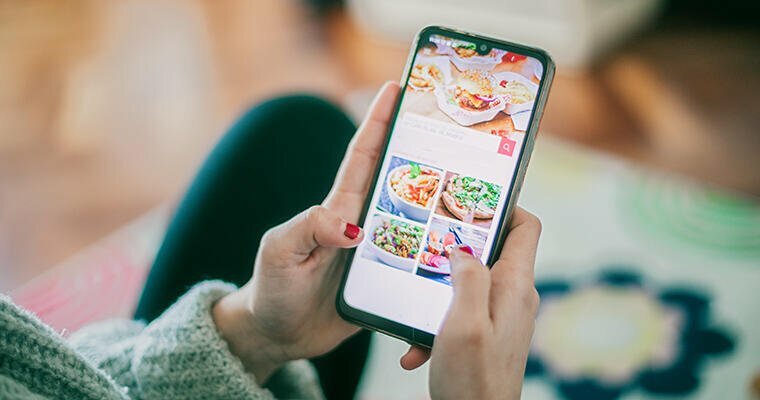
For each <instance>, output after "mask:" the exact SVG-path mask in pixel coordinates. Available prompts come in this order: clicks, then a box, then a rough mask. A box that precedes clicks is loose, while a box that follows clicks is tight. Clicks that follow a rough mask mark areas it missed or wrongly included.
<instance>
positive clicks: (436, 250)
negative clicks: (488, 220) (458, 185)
mask: <svg viewBox="0 0 760 400" xmlns="http://www.w3.org/2000/svg"><path fill="white" fill-rule="evenodd" d="M486 236H487V231H485V230H482V229H478V228H474V227H469V226H465V225H463V224H460V223H457V222H453V221H449V220H446V219H443V218H437V217H433V219H432V220H431V221H430V229H429V230H428V234H427V237H426V238H425V242H424V244H423V248H422V251H421V252H420V255H419V264H418V266H417V275H418V276H422V277H424V278H428V279H431V280H434V281H436V282H440V283H443V284H446V285H451V264H450V263H449V255H450V254H451V252H452V251H453V250H454V249H455V248H456V247H457V246H461V245H467V246H470V247H471V248H472V249H473V252H474V255H475V257H477V258H480V257H481V256H482V255H483V250H484V248H485V245H486Z"/></svg>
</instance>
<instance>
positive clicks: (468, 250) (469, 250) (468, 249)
mask: <svg viewBox="0 0 760 400" xmlns="http://www.w3.org/2000/svg"><path fill="white" fill-rule="evenodd" d="M457 248H458V249H459V251H463V252H465V253H467V254H469V255H471V256H473V257H475V250H473V249H472V247H470V245H467V244H463V245H460V246H459V247H457Z"/></svg>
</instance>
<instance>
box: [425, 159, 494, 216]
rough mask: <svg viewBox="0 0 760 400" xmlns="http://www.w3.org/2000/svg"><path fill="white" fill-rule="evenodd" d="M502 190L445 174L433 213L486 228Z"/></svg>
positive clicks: (488, 184)
mask: <svg viewBox="0 0 760 400" xmlns="http://www.w3.org/2000/svg"><path fill="white" fill-rule="evenodd" d="M501 189H502V187H501V186H500V185H497V184H494V183H490V182H486V181H483V180H481V179H478V178H474V177H471V176H464V175H460V174H457V173H453V172H447V173H446V176H445V178H444V186H443V190H442V191H441V194H440V199H439V200H438V202H437V203H436V207H435V214H437V215H441V216H444V217H447V218H452V219H458V220H460V221H462V222H465V223H467V224H472V225H475V226H478V227H481V228H484V229H488V228H490V227H491V223H492V222H493V218H494V216H495V215H496V207H497V206H498V204H499V199H500V196H501Z"/></svg>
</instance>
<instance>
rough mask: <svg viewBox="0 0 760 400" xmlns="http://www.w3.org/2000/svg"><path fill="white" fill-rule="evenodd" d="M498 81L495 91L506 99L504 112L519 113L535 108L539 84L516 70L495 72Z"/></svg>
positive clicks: (495, 78) (494, 78) (494, 77)
mask: <svg viewBox="0 0 760 400" xmlns="http://www.w3.org/2000/svg"><path fill="white" fill-rule="evenodd" d="M493 80H494V81H495V82H496V88H495V92H496V94H497V95H498V96H500V97H502V98H503V99H504V103H505V104H506V105H505V107H504V112H505V113H507V114H510V115H511V114H517V113H519V112H523V111H528V110H531V109H533V103H535V101H536V93H538V85H537V84H535V83H533V82H532V81H531V80H530V79H528V78H526V77H524V76H522V75H520V74H518V73H515V72H506V71H505V72H497V73H495V74H493Z"/></svg>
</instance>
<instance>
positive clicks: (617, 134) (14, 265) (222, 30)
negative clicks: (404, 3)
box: [0, 0, 760, 291]
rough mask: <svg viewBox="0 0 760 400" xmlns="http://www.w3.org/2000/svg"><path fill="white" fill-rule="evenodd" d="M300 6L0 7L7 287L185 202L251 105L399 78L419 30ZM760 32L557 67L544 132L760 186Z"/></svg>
mask: <svg viewBox="0 0 760 400" xmlns="http://www.w3.org/2000/svg"><path fill="white" fill-rule="evenodd" d="M300 4H301V3H299V2H294V1H279V0H259V1H246V0H213V1H212V0H208V1H201V0H195V1H183V0H164V1H158V2H145V1H141V0H123V1H118V2H115V1H114V2H102V1H96V0H71V1H67V2H58V1H50V0H30V1H24V2H2V3H0V58H2V59H0V291H2V290H6V289H8V288H11V287H14V286H16V285H18V284H19V283H21V282H25V281H27V280H29V279H30V278H31V277H33V276H35V275H37V274H39V273H40V272H42V271H44V270H45V269H47V268H49V267H50V266H52V265H54V264H55V263H57V262H60V261H61V260H63V259H64V258H66V257H67V256H69V255H71V254H73V253H74V252H76V251H77V250H78V249H80V248H82V247H84V246H86V245H87V244H89V243H92V242H93V241H95V240H96V239H98V238H100V237H102V236H103V235H105V234H107V233H108V232H111V231H113V230H114V229H116V228H118V227H119V226H121V225H123V224H125V223H126V222H128V221H130V220H131V219H133V218H135V217H136V216H138V215H140V214H141V213H144V212H145V211H147V210H148V209H150V208H151V207H154V206H155V205H157V204H159V203H161V202H164V201H166V200H169V199H173V198H176V197H177V196H178V195H179V194H180V193H181V191H182V189H183V187H184V186H185V185H186V184H187V182H188V180H189V179H190V178H191V176H192V175H193V173H194V171H195V169H196V168H197V166H198V165H199V163H200V162H201V161H202V159H203V156H204V154H205V153H206V152H207V151H208V150H209V148H210V147H211V146H212V145H213V143H214V142H215V141H216V140H217V139H218V137H219V135H220V134H221V133H222V132H223V131H224V128H225V126H227V125H229V124H230V123H231V122H232V121H233V120H234V118H235V116H236V115H238V114H239V113H241V112H242V111H243V110H244V109H246V108H247V107H248V106H250V105H251V104H254V103H255V102H257V101H260V100H262V99H264V98H266V97H269V96H273V95H276V94H279V93H283V92H289V91H311V92H315V93H319V94H321V95H323V96H327V97H329V98H331V99H333V100H335V101H338V102H342V101H345V99H346V96H347V95H349V93H352V92H354V91H355V90H358V89H373V88H376V87H378V86H379V85H380V84H381V83H382V82H383V81H385V80H392V79H397V78H398V76H399V75H400V72H401V69H402V66H403V64H404V62H405V59H406V53H407V44H406V43H388V42H385V41H382V40H379V39H377V38H374V37H371V36H369V35H368V34H366V33H364V32H362V31H361V29H359V27H357V26H355V25H354V24H353V23H352V21H351V20H350V18H349V17H348V16H346V15H345V14H343V13H340V12H336V13H332V14H329V15H327V16H323V17H321V18H315V16H314V15H313V14H312V12H311V11H310V10H308V9H307V8H304V7H301V6H300ZM700 35H701V36H700ZM685 37H688V38H690V39H689V40H690V41H688V45H687V46H686V47H685V48H684V47H683V46H676V47H680V48H681V50H680V53H679V54H681V53H683V54H682V55H683V57H673V50H672V49H673V46H672V45H673V44H674V43H682V41H683V40H684V38H685ZM757 39H758V37H757V33H756V32H734V31H729V32H723V33H721V32H718V33H716V32H707V33H703V34H696V35H695V34H694V32H692V31H688V30H687V31H686V33H684V31H683V30H679V29H672V30H668V29H661V30H659V31H657V32H655V33H652V34H650V35H649V36H645V37H644V38H643V39H640V40H638V41H636V42H635V43H632V44H631V45H628V46H625V47H624V48H623V49H621V50H620V51H618V52H617V53H615V54H611V55H609V56H608V57H607V58H605V59H604V60H602V61H600V62H599V64H598V65H597V66H595V67H592V68H590V69H589V70H587V71H563V70H562V69H560V74H559V76H558V78H557V80H556V84H555V87H554V89H553V92H552V98H551V101H550V104H549V106H548V108H547V114H546V117H545V119H544V123H543V124H542V131H543V132H546V133H550V134H552V135H557V136H561V137H564V138H567V139H569V140H571V141H574V142H577V143H581V144H584V145H589V146H592V147H595V148H598V149H601V150H604V151H609V152H612V153H614V154H618V155H620V156H623V157H628V158H631V159H634V160H637V161H638V162H641V163H644V164H647V165H651V166H654V167H657V168H665V169H669V170H673V171H678V172H681V173H685V174H688V175H691V176H694V177H696V178H698V179H703V180H707V181H710V182H714V183H716V184H720V185H723V186H725V187H728V188H732V189H735V190H737V191H741V192H744V193H747V194H750V195H754V196H758V195H760V172H758V170H760V168H758V167H757V166H758V156H757V154H758V151H759V150H760V139H759V138H760V136H758V135H757V134H756V131H757V128H758V126H760V124H759V123H758V120H757V118H758V115H760V114H759V113H757V112H756V111H757V105H758V104H760V103H759V102H758V99H759V97H758V93H760V92H759V91H758V90H757V89H758V88H759V87H760V85H759V84H758V83H759V82H758V81H759V78H758V77H759V76H760V75H759V74H758V72H757V69H756V66H757V65H758V63H757V62H758V60H760V55H759V54H758V50H757V49H755V48H754V46H753V45H752V43H757V42H758V41H757ZM726 45H730V49H731V52H733V53H732V54H734V53H735V54H739V55H741V56H737V57H730V56H725V55H722V54H723V53H725V52H722V51H721V50H723V49H725V48H726ZM705 54H708V55H711V57H707V58H705V57H704V55H705ZM716 54H717V55H716ZM700 55H701V56H700ZM672 60H676V62H672ZM695 66H698V67H697V68H695ZM715 69H718V70H719V71H720V72H721V74H719V75H717V76H718V77H719V78H715V79H704V78H703V77H704V76H707V77H714V76H716V75H714V74H712V71H714V70H715ZM683 71H686V72H689V73H691V74H692V75H688V74H683V73H682V72H683ZM700 74H703V75H700ZM685 75H686V76H685ZM721 76H726V77H729V78H726V79H724V78H720V77H721ZM732 76H733V78H731V77H732ZM738 76H741V79H738V78H737V77H738ZM715 99H719V101H715ZM653 100H657V101H656V106H655V102H654V101H653ZM706 149H707V150H706Z"/></svg>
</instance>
